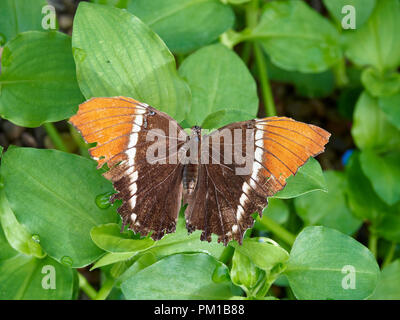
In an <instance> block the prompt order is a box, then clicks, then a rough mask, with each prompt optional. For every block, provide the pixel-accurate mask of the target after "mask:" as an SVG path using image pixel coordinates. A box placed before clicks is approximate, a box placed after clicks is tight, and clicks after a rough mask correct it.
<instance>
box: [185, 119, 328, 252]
mask: <svg viewBox="0 0 400 320" xmlns="http://www.w3.org/2000/svg"><path fill="white" fill-rule="evenodd" d="M223 129H227V130H230V131H231V132H232V135H234V134H233V132H234V130H235V129H236V130H237V129H240V130H242V132H243V135H242V141H246V140H245V139H246V137H245V134H244V132H245V131H246V129H247V130H250V132H252V133H251V134H252V143H254V149H253V150H254V151H253V154H248V150H247V149H246V147H245V145H244V144H243V145H242V154H243V155H245V156H246V157H251V158H252V159H253V161H252V162H253V164H252V168H251V171H250V173H249V174H243V175H238V174H236V173H237V171H236V169H238V168H241V167H243V165H242V164H238V163H235V161H233V163H232V164H229V163H227V161H226V159H225V158H224V150H223V148H226V147H228V148H233V143H232V144H231V145H229V144H227V143H221V148H220V149H219V150H218V151H219V153H220V156H221V159H222V163H221V164H213V163H212V159H210V164H203V165H201V166H200V170H199V178H198V182H197V186H196V190H195V193H194V196H193V198H192V199H190V201H189V205H188V208H187V210H186V220H187V227H188V230H189V231H193V230H196V229H200V230H203V233H202V240H208V241H210V240H211V234H212V233H214V234H217V235H218V237H219V241H222V242H224V244H225V245H226V244H227V243H228V242H229V241H230V240H232V239H233V240H237V241H238V242H239V243H241V242H242V239H243V235H244V232H245V231H246V230H247V229H248V228H250V227H252V226H253V224H254V219H253V218H252V214H253V213H255V212H258V213H259V214H260V215H261V213H262V210H263V209H264V208H265V207H266V206H267V204H268V202H267V197H271V196H273V195H274V194H275V193H276V192H278V191H280V190H282V189H283V188H284V186H285V185H286V179H287V178H288V177H289V176H291V175H293V174H296V172H297V170H298V168H299V167H301V166H302V165H303V164H304V163H305V162H306V161H307V160H308V158H309V157H310V156H316V155H318V154H319V153H321V152H323V151H324V146H325V144H326V143H327V142H328V139H329V136H330V134H329V133H328V132H326V131H325V130H323V129H321V128H319V127H316V126H313V125H308V124H305V123H301V122H297V121H294V120H292V119H289V118H285V117H271V118H265V119H261V120H252V121H246V122H239V123H233V124H230V125H228V126H225V127H223V128H221V129H219V131H220V130H223ZM251 130H253V131H251ZM216 134H217V133H215V132H214V133H212V134H211V136H213V135H216ZM247 142H248V143H249V140H247ZM209 145H210V158H214V155H212V150H213V149H214V150H215V148H214V147H213V144H212V143H211V142H209ZM232 152H233V151H232Z"/></svg>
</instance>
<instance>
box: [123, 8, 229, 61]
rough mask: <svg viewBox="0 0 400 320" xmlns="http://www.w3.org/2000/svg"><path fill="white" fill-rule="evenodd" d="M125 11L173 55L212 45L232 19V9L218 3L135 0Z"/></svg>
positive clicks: (226, 28) (227, 27)
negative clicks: (165, 45)
mask: <svg viewBox="0 0 400 320" xmlns="http://www.w3.org/2000/svg"><path fill="white" fill-rule="evenodd" d="M128 10H129V11H130V12H131V13H133V14H134V15H135V16H137V17H138V18H140V19H141V20H142V21H143V22H144V23H146V24H147V25H148V26H149V27H150V28H151V29H152V30H153V31H154V32H156V33H157V34H158V35H159V36H160V37H161V39H163V40H164V41H165V43H166V44H167V46H168V48H170V50H171V51H173V52H176V53H187V52H190V51H193V50H195V49H198V48H200V47H202V46H204V45H207V44H209V43H211V42H213V41H214V40H216V39H217V38H218V36H219V35H220V34H222V33H223V32H225V31H226V30H228V29H230V28H231V27H232V26H233V23H234V20H235V15H234V13H233V10H232V8H231V7H230V6H228V5H225V4H223V3H221V1H219V0H174V1H169V0H152V1H148V0H135V1H131V2H130V3H129V5H128ZM199 26H201V32H199Z"/></svg>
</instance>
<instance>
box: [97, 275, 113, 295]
mask: <svg viewBox="0 0 400 320" xmlns="http://www.w3.org/2000/svg"><path fill="white" fill-rule="evenodd" d="M114 283H115V279H113V278H107V279H106V281H104V283H103V285H102V287H101V288H100V290H99V292H98V293H97V295H96V297H95V298H94V300H105V299H106V298H107V297H108V295H109V294H110V292H111V290H112V288H113V286H114Z"/></svg>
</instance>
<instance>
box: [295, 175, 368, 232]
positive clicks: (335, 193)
mask: <svg viewBox="0 0 400 320" xmlns="http://www.w3.org/2000/svg"><path fill="white" fill-rule="evenodd" d="M324 176H325V179H326V182H327V185H328V192H327V193H326V192H321V191H318V192H313V193H309V194H306V195H303V196H300V197H298V198H296V199H295V202H294V203H295V207H296V211H297V213H298V215H299V216H300V217H301V219H302V220H303V221H304V222H305V224H306V225H322V226H325V227H330V228H334V229H337V230H339V231H341V232H343V233H346V234H353V233H354V232H355V231H357V230H358V228H359V227H360V226H361V224H362V220H360V219H357V218H355V217H354V216H353V215H352V213H351V211H350V209H349V208H348V206H347V200H346V191H347V188H348V186H347V180H346V176H345V174H344V173H342V172H339V171H325V172H324Z"/></svg>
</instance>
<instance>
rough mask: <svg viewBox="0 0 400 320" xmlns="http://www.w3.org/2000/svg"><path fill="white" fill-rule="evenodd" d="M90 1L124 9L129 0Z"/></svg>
mask: <svg viewBox="0 0 400 320" xmlns="http://www.w3.org/2000/svg"><path fill="white" fill-rule="evenodd" d="M90 2H93V3H98V4H106V5H109V6H113V7H117V8H121V9H126V8H127V7H128V3H129V2H131V0H90Z"/></svg>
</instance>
